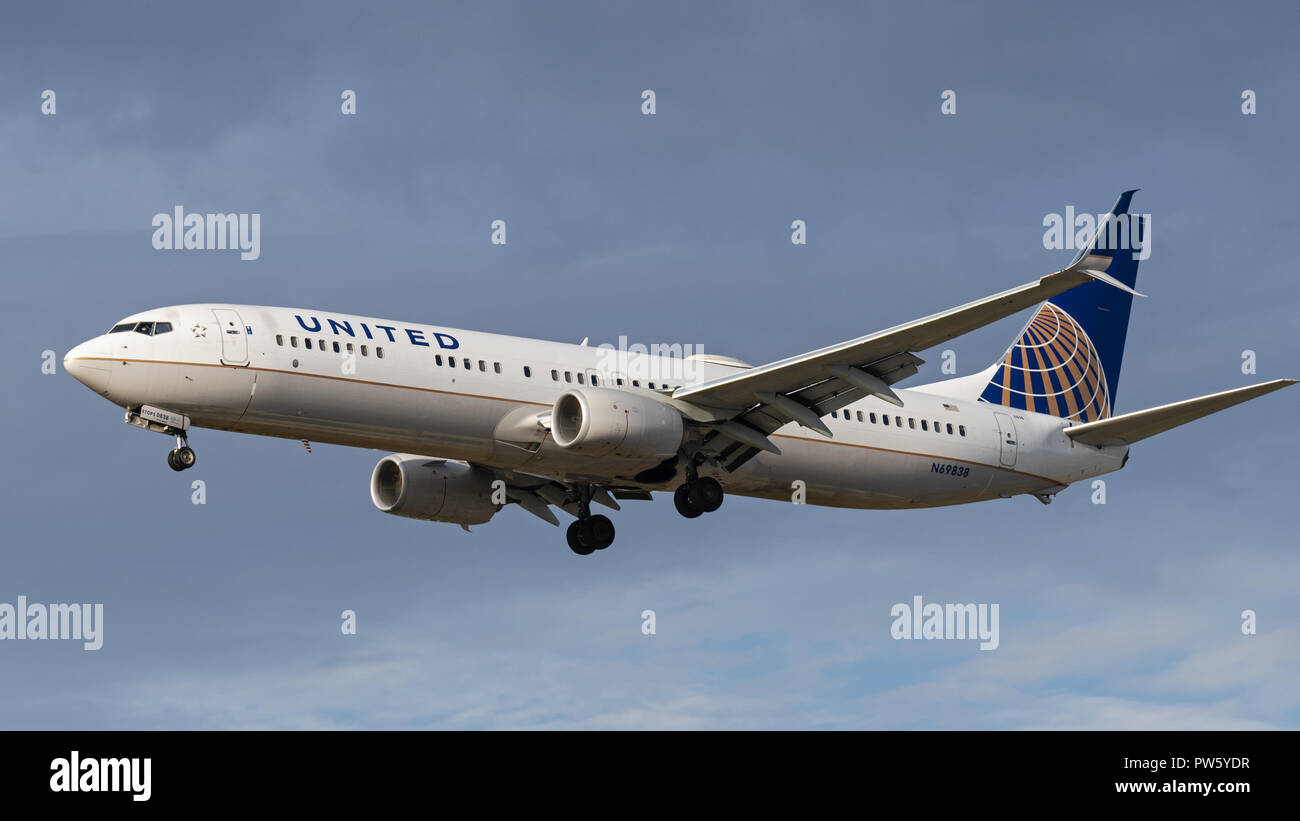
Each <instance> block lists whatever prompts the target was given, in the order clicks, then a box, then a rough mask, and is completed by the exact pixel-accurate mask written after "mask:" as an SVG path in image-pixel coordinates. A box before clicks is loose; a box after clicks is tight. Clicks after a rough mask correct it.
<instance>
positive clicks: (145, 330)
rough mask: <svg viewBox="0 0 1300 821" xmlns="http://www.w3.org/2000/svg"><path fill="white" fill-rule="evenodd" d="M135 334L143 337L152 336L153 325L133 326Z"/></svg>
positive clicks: (147, 323)
mask: <svg viewBox="0 0 1300 821" xmlns="http://www.w3.org/2000/svg"><path fill="white" fill-rule="evenodd" d="M135 332H136V333H138V334H144V335H145V336H153V323H152V322H141V323H140V324H139V325H136V326H135Z"/></svg>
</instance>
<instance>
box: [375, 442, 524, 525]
mask: <svg viewBox="0 0 1300 821" xmlns="http://www.w3.org/2000/svg"><path fill="white" fill-rule="evenodd" d="M492 479H493V476H492V474H491V473H489V472H488V471H486V470H483V469H481V468H475V467H471V466H470V465H467V464H465V463H464V462H454V461H445V460H442V459H430V458H429V457H427V456H412V455H411V454H409V453H394V454H393V455H391V456H385V457H384V458H383V459H380V460H379V464H377V465H375V471H374V473H372V474H371V475H370V500H371V501H372V502H374V503H375V507H377V508H379V509H380V510H382V511H384V512H385V513H392V514H393V515H395V516H406V517H408V518H411V519H424V520H425V521H429V522H451V523H452V524H458V525H480V524H483V523H484V522H486V521H487V520H488V519H491V518H492V515H493V514H494V513H496V512H497V511H498V510H500V506H499V505H494V504H492Z"/></svg>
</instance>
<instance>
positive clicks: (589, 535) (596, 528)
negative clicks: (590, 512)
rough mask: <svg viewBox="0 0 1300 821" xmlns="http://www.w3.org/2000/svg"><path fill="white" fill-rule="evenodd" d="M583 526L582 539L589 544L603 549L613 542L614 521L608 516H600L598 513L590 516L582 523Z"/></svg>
mask: <svg viewBox="0 0 1300 821" xmlns="http://www.w3.org/2000/svg"><path fill="white" fill-rule="evenodd" d="M583 528H584V530H583V537H582V540H583V541H584V542H586V543H587V544H589V545H594V546H595V548H596V549H597V550H604V549H605V548H607V547H609V546H610V545H612V544H613V543H614V523H613V522H611V521H610V520H609V517H608V516H601V515H600V514H599V513H598V514H596V515H595V516H590V517H588V518H587V521H586V522H584V523H583Z"/></svg>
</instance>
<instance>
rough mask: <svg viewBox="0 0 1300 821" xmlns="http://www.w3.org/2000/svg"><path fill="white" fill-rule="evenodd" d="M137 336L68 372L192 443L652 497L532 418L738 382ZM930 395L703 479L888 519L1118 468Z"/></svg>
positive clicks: (207, 334) (176, 324) (440, 338)
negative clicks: (336, 453) (409, 462)
mask: <svg viewBox="0 0 1300 821" xmlns="http://www.w3.org/2000/svg"><path fill="white" fill-rule="evenodd" d="M146 320H147V321H154V322H167V323H170V324H171V326H172V330H171V331H170V332H168V333H162V334H158V335H154V336H148V335H144V334H140V333H136V332H119V333H108V334H104V335H102V336H99V337H96V338H94V339H91V340H89V341H87V342H84V343H82V344H81V345H78V346H77V347H76V348H74V349H73V350H72V351H70V352H69V353H68V355H67V357H66V358H65V363H66V367H67V368H68V370H69V371H70V372H71V373H72V374H73V375H74V376H76V377H77V379H79V380H80V381H82V382H84V383H85V384H87V385H88V386H90V387H92V388H93V389H94V390H96V391H97V392H99V393H101V394H102V395H104V396H105V397H106V398H108V399H109V400H110V401H112V402H114V403H116V404H118V405H121V406H122V407H125V408H128V409H132V408H138V407H139V406H140V405H144V404H148V405H153V406H159V407H162V408H166V409H169V410H172V411H175V412H178V413H183V414H185V415H187V416H189V417H190V418H191V420H192V423H193V424H194V425H196V426H198V427H205V428H218V429H223V430H232V431H237V432H240V433H253V434H260V435H264V436H279V437H286V438H293V439H308V440H310V441H312V442H327V443H333V444H339V445H348V446H353V447H364V448H375V449H379V450H386V451H396V452H404V453H413V454H420V455H427V456H431V457H442V458H447V459H458V460H465V461H470V462H477V463H480V464H483V465H488V466H491V467H494V468H497V469H500V470H507V471H518V472H522V473H527V474H535V475H539V476H548V477H554V478H557V479H561V480H585V481H593V482H602V483H605V484H616V485H619V486H637V487H642V488H644V489H648V490H671V489H673V488H674V487H675V486H676V485H677V484H680V482H681V478H680V476H679V477H674V478H671V479H668V480H666V481H665V480H660V481H656V482H654V483H645V482H637V481H635V480H634V475H635V473H636V472H637V469H639V468H644V467H648V466H647V465H640V466H629V465H627V464H621V463H602V461H601V460H599V459H593V458H592V457H589V456H584V455H581V454H575V453H572V452H569V451H566V450H565V449H563V448H560V447H559V446H557V445H555V444H554V442H552V441H550V439H549V437H547V436H546V435H545V432H544V431H541V432H540V433H539V432H538V428H537V426H536V425H535V424H533V423H534V422H535V420H536V418H537V416H538V414H539V413H544V412H546V411H548V410H549V409H550V408H551V406H552V405H553V404H554V402H555V400H556V399H557V398H558V397H559V396H560V395H561V394H562V393H564V392H565V391H569V390H574V389H581V388H583V387H584V386H591V385H593V378H594V380H595V381H594V384H596V385H598V386H599V387H605V388H615V389H620V390H627V391H631V392H640V393H644V394H647V395H648V394H652V393H653V394H657V395H659V396H665V395H667V394H666V393H664V392H663V389H664V388H669V389H673V388H677V387H680V386H683V385H691V384H697V383H701V382H707V381H709V380H711V379H716V378H718V377H721V376H727V375H732V374H735V373H736V372H737V368H738V367H740V366H739V365H738V364H725V363H721V362H709V361H699V360H683V359H681V358H680V357H673V356H655V355H652V354H650V353H644V354H638V353H632V354H630V355H624V356H619V355H618V354H617V353H616V352H612V351H610V350H608V349H606V348H598V347H587V346H584V345H570V344H563V343H556V342H545V341H540V340H534V339H524V338H520V337H511V336H502V335H497V334H487V333H477V332H474V331H464V330H458V329H452V328H444V327H435V326H428V325H420V324H413V323H405V322H394V321H388V320H382V319H373V318H369V317H358V316H350V315H345V314H335V313H328V312H323V311H312V310H300V309H293V308H273V307H262V306H248V305H181V306H173V307H168V308H161V309H158V310H153V311H146V312H143V313H140V314H137V315H135V316H133V317H128V318H126V319H124V320H123V322H124V323H125V322H130V321H146ZM308 344H310V347H308ZM336 344H337V345H338V352H335V345H336ZM322 345H323V346H324V349H323V350H322ZM349 345H351V349H350V350H351V353H350V355H349V347H348V346H349ZM362 346H365V351H364V354H363V351H362ZM381 351H382V355H381ZM453 358H454V366H453V365H452V364H449V362H448V360H449V359H453ZM525 369H527V370H525ZM634 379H635V380H636V382H637V383H638V384H636V385H633V384H632V382H633V380H634ZM619 380H621V383H620V381H619ZM652 383H653V385H654V390H652V389H651V387H650V386H651V384H652ZM942 385H943V383H936V384H935V385H931V386H925V387H922V388H920V389H913V390H898V391H897V393H898V396H899V397H900V398H901V399H902V400H903V407H901V408H900V407H895V406H894V405H891V404H888V403H886V402H884V401H881V400H879V399H876V398H874V397H868V398H864V399H861V400H859V401H857V402H854V403H853V404H851V405H849V406H847V407H846V408H845V409H844V410H840V411H838V412H836V413H835V414H834V415H833V416H828V417H826V418H825V419H824V420H823V421H824V422H825V423H826V425H827V426H828V427H829V428H830V429H831V431H832V432H833V434H834V438H833V439H827V438H825V437H823V436H821V435H820V434H817V433H814V432H812V431H809V430H807V429H805V428H802V427H799V426H797V425H794V424H790V425H787V426H785V427H783V428H781V429H779V430H777V431H776V432H775V433H773V434H772V436H771V439H772V441H773V442H775V443H776V444H777V445H778V446H779V447H780V449H781V451H782V454H781V455H779V456H777V455H772V454H768V453H759V454H758V455H757V456H756V457H754V458H753V459H751V460H749V461H748V462H746V463H745V464H744V465H743V466H741V467H740V468H739V469H738V470H736V471H734V472H731V473H715V474H713V475H715V476H717V478H718V479H719V480H720V481H722V482H723V483H724V484H725V486H726V490H727V492H728V493H735V494H740V495H745V496H756V497H763V498H770V499H780V500H784V501H790V500H791V498H792V496H793V495H794V494H795V493H796V491H798V490H802V492H803V494H804V496H803V500H805V501H806V502H807V503H809V504H817V505H831V506H836V507H855V508H902V507H931V506H937V505H950V504H962V503H966V502H974V501H980V500H984V499H992V498H997V497H1000V496H1011V495H1016V494H1022V493H1054V492H1056V491H1057V490H1060V489H1061V488H1062V487H1063V486H1065V485H1069V484H1070V483H1072V482H1076V481H1079V480H1080V479H1086V478H1089V477H1092V476H1096V475H1099V474H1103V473H1108V472H1110V471H1114V470H1118V469H1119V468H1120V467H1121V466H1122V465H1123V462H1124V458H1125V456H1126V453H1127V449H1126V448H1122V447H1107V448H1095V447H1090V446H1087V445H1082V444H1075V443H1074V442H1073V441H1072V440H1071V439H1069V437H1067V436H1065V435H1064V433H1063V430H1064V429H1065V427H1066V426H1067V425H1068V424H1069V423H1068V422H1066V421H1065V420H1062V419H1059V418H1056V417H1053V416H1046V415H1041V414H1036V413H1030V412H1026V411H1020V410H1014V409H1011V408H1005V407H1001V406H995V405H990V404H988V403H984V402H978V401H972V400H970V399H960V398H952V397H945V396H942V395H939V393H937V392H938V391H941V390H942ZM846 415H847V418H846ZM886 417H887V419H888V424H886V423H885V419H886ZM873 418H874V419H875V421H874V422H873V421H872V419H873ZM900 423H901V424H900ZM950 430H951V432H949V431H950ZM963 431H964V434H963ZM530 440H532V441H531V442H530ZM530 444H531V446H530ZM800 482H802V483H803V484H802V486H800V485H799V484H798V483H800Z"/></svg>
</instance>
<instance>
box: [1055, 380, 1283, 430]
mask: <svg viewBox="0 0 1300 821" xmlns="http://www.w3.org/2000/svg"><path fill="white" fill-rule="evenodd" d="M1295 383H1296V380H1294V379H1274V380H1272V381H1271V382H1264V383H1262V384H1259V385H1249V386H1247V387H1244V388H1237V389H1236V390H1231V391H1223V392H1222V393H1212V394H1210V395H1209V396H1198V397H1197V398H1195V399H1185V400H1183V401H1182V402H1175V403H1173V404H1172V405H1161V406H1160V407H1158V408H1148V409H1146V410H1140V411H1135V412H1133V413H1126V414H1123V415H1122V416H1112V417H1111V418H1109V419H1102V420H1101V421H1099V422H1088V423H1087V424H1084V425H1075V426H1074V427H1070V428H1066V429H1065V435H1066V436H1069V437H1070V438H1071V439H1073V440H1074V441H1076V442H1082V443H1083V444H1085V445H1095V446H1097V447H1101V446H1103V445H1131V444H1133V443H1134V442H1138V441H1141V440H1143V439H1146V438H1147V437H1148V436H1155V435H1156V434H1157V433H1163V432H1164V431H1167V430H1169V429H1171V428H1176V427H1178V426H1179V425H1185V424H1187V423H1188V422H1191V421H1193V420H1195V419H1200V418H1201V417H1202V416H1209V415H1210V414H1212V413H1217V412H1219V411H1221V410H1223V409H1225V408H1230V407H1232V406H1233V405H1237V404H1240V403H1242V402H1245V401H1246V400H1248V399H1254V398H1255V397H1257V396H1263V395H1264V394H1266V393H1272V392H1273V391H1275V390H1278V389H1280V388H1285V387H1287V386H1288V385H1294V384H1295Z"/></svg>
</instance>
